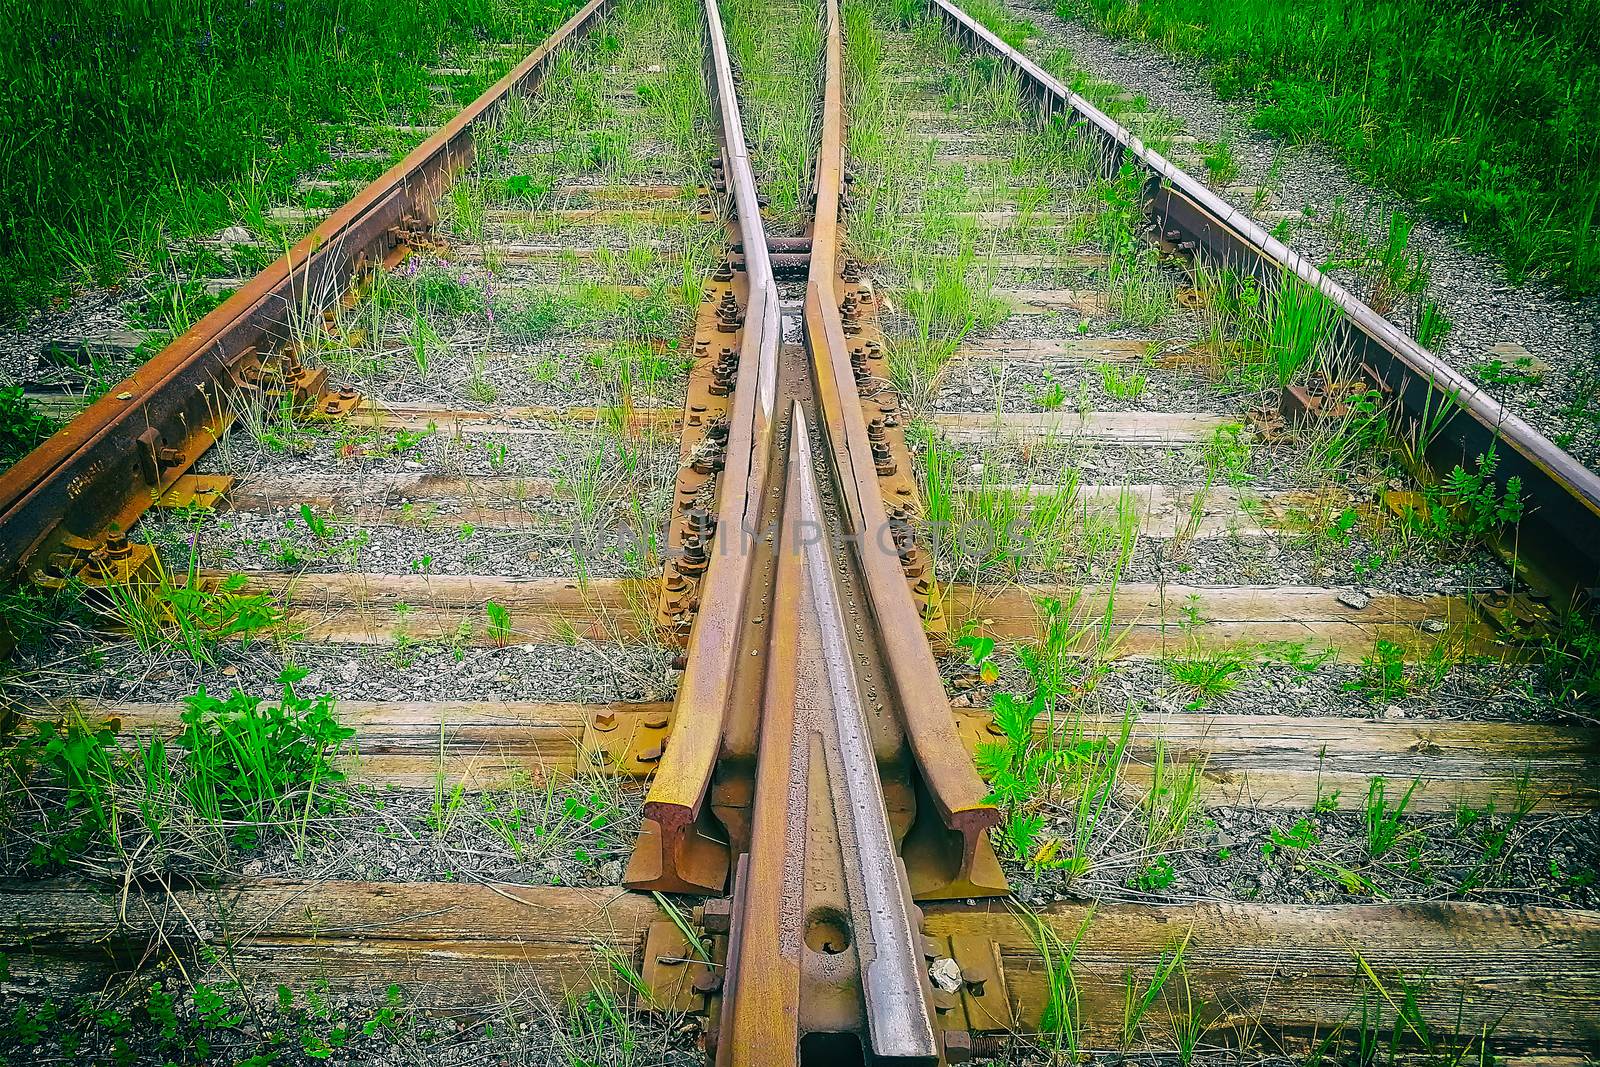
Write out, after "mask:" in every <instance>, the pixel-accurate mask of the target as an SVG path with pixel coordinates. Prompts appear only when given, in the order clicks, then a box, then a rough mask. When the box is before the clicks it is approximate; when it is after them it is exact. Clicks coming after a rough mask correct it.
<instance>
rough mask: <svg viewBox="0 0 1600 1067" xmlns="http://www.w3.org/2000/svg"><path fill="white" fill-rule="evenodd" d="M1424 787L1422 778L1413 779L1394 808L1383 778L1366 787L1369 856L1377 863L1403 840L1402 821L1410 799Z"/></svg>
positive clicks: (1365, 811) (1375, 779)
mask: <svg viewBox="0 0 1600 1067" xmlns="http://www.w3.org/2000/svg"><path fill="white" fill-rule="evenodd" d="M1421 785H1422V779H1421V778H1417V779H1414V780H1413V781H1412V783H1411V785H1410V786H1409V787H1407V789H1406V791H1405V793H1404V794H1403V795H1402V796H1401V797H1400V799H1399V801H1397V802H1396V803H1395V805H1394V807H1392V808H1391V807H1390V806H1389V801H1388V798H1387V795H1386V788H1387V787H1386V785H1385V783H1384V780H1383V778H1382V777H1377V778H1373V779H1372V781H1371V782H1369V783H1368V784H1367V804H1366V808H1365V809H1364V814H1365V823H1366V828H1367V855H1369V856H1371V857H1372V858H1373V859H1375V860H1376V859H1382V858H1383V857H1384V856H1386V855H1388V854H1389V852H1390V850H1392V849H1393V848H1394V846H1395V843H1396V842H1397V841H1399V840H1400V837H1401V834H1402V831H1401V828H1400V818H1401V816H1403V815H1404V814H1405V811H1406V807H1407V806H1408V805H1409V804H1410V803H1411V797H1412V796H1413V795H1414V794H1415V793H1416V791H1417V789H1418V788H1420V787H1421Z"/></svg>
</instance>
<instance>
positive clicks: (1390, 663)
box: [1345, 637, 1411, 700]
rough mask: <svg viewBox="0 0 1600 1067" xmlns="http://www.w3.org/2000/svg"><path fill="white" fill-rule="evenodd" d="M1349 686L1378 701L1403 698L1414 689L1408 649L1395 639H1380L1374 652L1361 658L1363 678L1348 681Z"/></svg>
mask: <svg viewBox="0 0 1600 1067" xmlns="http://www.w3.org/2000/svg"><path fill="white" fill-rule="evenodd" d="M1345 688H1346V689H1348V690H1351V691H1354V692H1361V693H1365V694H1366V695H1367V696H1369V697H1371V698H1372V699H1374V700H1399V699H1400V698H1401V697H1403V696H1405V695H1406V694H1407V693H1409V692H1411V681H1410V679H1409V678H1408V677H1407V675H1406V655H1405V649H1403V648H1401V647H1400V646H1399V645H1397V644H1395V643H1394V642H1393V641H1386V640H1384V639H1383V638H1381V637H1380V638H1378V640H1377V641H1376V642H1374V644H1373V646H1372V652H1371V653H1370V654H1368V655H1366V656H1363V657H1362V658H1361V677H1360V678H1359V679H1357V680H1356V681H1353V682H1348V683H1346V685H1345Z"/></svg>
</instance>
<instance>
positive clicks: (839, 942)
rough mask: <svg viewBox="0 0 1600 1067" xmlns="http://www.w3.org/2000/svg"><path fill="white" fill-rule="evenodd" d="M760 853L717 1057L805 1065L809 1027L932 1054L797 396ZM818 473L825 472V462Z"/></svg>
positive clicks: (741, 919) (903, 1055) (871, 1045)
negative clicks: (801, 1052)
mask: <svg viewBox="0 0 1600 1067" xmlns="http://www.w3.org/2000/svg"><path fill="white" fill-rule="evenodd" d="M787 430H788V433H789V435H790V438H791V443H790V447H789V449H788V469H787V476H786V478H785V482H786V487H785V491H784V506H783V512H782V514H783V520H782V524H781V527H780V529H779V531H778V542H779V549H778V564H777V575H776V582H775V586H774V590H773V597H772V605H773V608H774V610H775V612H776V613H777V622H776V623H775V625H774V626H773V628H772V633H771V639H770V640H771V645H770V660H771V664H770V667H769V669H768V673H767V689H766V694H765V699H764V701H763V715H762V719H761V742H760V760H759V764H758V767H759V770H758V774H757V777H756V796H755V803H754V812H753V825H752V832H751V839H750V851H749V853H748V855H747V857H745V858H744V860H743V861H741V865H740V871H741V876H740V879H739V883H740V884H739V885H738V886H737V887H736V893H737V896H736V901H737V907H736V914H737V917H738V922H737V925H736V927H735V935H734V938H733V940H732V941H731V942H730V945H729V949H728V958H729V961H730V967H729V977H728V982H727V985H726V986H725V989H724V998H725V999H724V1009H723V1013H722V1026H721V1037H720V1040H719V1042H718V1056H717V1062H718V1063H719V1064H721V1065H725V1067H747V1065H755V1064H774V1063H798V1062H801V1061H800V1058H799V1054H798V1052H795V1053H794V1054H793V1057H792V1058H791V1056H790V1055H789V1050H797V1049H798V1048H799V1046H800V1043H801V1038H802V1037H803V1035H805V1034H808V1033H822V1034H837V1033H846V1034H847V1033H858V1034H860V1035H861V1037H862V1046H863V1048H864V1049H865V1050H867V1051H869V1052H870V1054H871V1057H872V1059H871V1062H879V1061H881V1060H891V1061H894V1062H907V1063H912V1062H925V1063H932V1062H934V1060H935V1059H936V1057H937V1050H936V1043H935V1037H934V1032H933V1022H932V1017H933V1011H932V997H931V991H930V990H929V988H928V980H927V976H926V972H925V970H924V968H923V965H922V938H921V933H920V929H919V927H920V913H917V912H916V909H915V907H914V906H913V905H912V904H911V899H910V897H911V890H910V886H909V885H908V884H907V883H906V881H905V877H904V872H903V871H902V869H901V867H900V862H899V858H898V856H897V854H896V850H895V843H894V834H893V830H892V829H891V827H890V824H889V817H888V813H887V810H886V807H885V802H884V795H883V790H882V786H881V785H880V782H879V778H878V766H877V758H876V753H875V751H874V749H875V746H874V740H873V736H872V733H871V730H870V728H869V725H868V714H867V710H866V708H865V706H864V703H863V697H862V693H863V689H862V687H861V684H860V680H859V679H858V677H857V675H856V669H855V662H854V661H855V658H856V657H855V650H854V649H853V648H852V645H851V641H850V639H849V637H848V636H847V635H848V634H849V632H850V630H849V626H848V623H847V620H846V615H845V608H844V606H843V600H842V597H841V593H840V590H839V588H838V587H837V586H836V584H835V583H836V579H835V572H836V571H837V570H838V569H839V564H838V562H837V561H836V556H842V555H843V554H844V553H845V551H846V549H845V547H844V546H843V544H842V543H840V542H839V540H838V539H837V538H836V537H834V536H830V535H831V534H833V533H835V532H836V531H837V528H838V521H839V517H838V514H837V509H835V514H834V515H832V516H830V515H828V514H826V513H825V508H824V503H823V501H822V497H821V493H820V492H819V489H818V484H817V471H816V470H815V469H814V468H815V467H816V466H817V464H816V462H815V459H814V457H813V455H812V450H811V442H810V433H811V430H810V427H809V425H808V423H807V419H806V415H805V412H804V410H803V408H802V406H801V405H800V403H799V402H798V401H797V402H795V404H794V406H793V408H792V412H791V415H790V418H789V420H788V424H787ZM823 470H824V472H825V471H826V466H825V465H824V467H823Z"/></svg>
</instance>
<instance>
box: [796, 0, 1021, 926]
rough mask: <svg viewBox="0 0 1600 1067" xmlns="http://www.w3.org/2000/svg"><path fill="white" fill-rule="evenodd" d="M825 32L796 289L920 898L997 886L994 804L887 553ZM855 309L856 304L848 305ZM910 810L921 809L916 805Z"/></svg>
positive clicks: (1001, 884) (832, 13) (835, 72)
mask: <svg viewBox="0 0 1600 1067" xmlns="http://www.w3.org/2000/svg"><path fill="white" fill-rule="evenodd" d="M827 11H828V38H827V47H826V72H825V78H824V90H823V93H824V98H823V111H822V139H821V144H820V147H819V150H818V164H817V181H816V214H815V216H814V221H813V226H812V232H811V274H810V277H809V280H808V282H807V287H806V304H805V323H806V345H807V347H808V349H809V350H810V353H811V359H812V364H813V376H814V378H815V380H816V383H817V395H818V403H819V406H820V407H821V409H822V411H823V413H824V414H825V416H826V418H825V420H824V427H825V429H826V433H827V438H828V445H829V448H830V449H831V451H832V454H833V457H834V466H835V470H836V471H837V474H838V478H839V481H840V484H841V492H842V494H843V497H844V508H845V510H846V512H847V514H848V517H849V525H850V533H851V534H852V535H853V536H852V546H853V550H854V551H853V554H854V556H855V557H856V559H857V561H858V563H859V566H860V568H861V571H862V575H863V578H864V581H865V585H866V588H867V607H868V610H869V611H870V613H871V616H872V619H873V622H874V624H875V629H876V631H877V637H878V643H879V644H878V651H879V655H880V656H881V659H882V663H883V666H884V673H885V676H886V679H887V682H888V686H889V689H890V692H889V693H888V694H886V696H887V697H888V698H889V700H890V701H892V703H893V704H894V705H895V707H896V708H897V710H898V713H899V719H900V722H901V723H902V724H903V727H904V732H905V737H906V740H907V741H908V743H909V745H910V748H911V752H912V755H913V757H914V759H915V762H916V767H917V770H918V772H919V773H920V778H921V783H922V786H923V789H924V792H925V794H926V796H927V797H928V798H929V799H930V800H931V801H932V803H933V805H934V807H935V808H936V811H937V819H929V818H926V817H924V818H922V819H921V820H920V821H919V826H918V827H917V828H916V829H917V832H916V833H914V834H912V835H911V836H910V837H908V840H907V842H906V845H905V850H906V859H907V866H908V867H910V868H911V871H912V884H913V887H914V889H915V890H916V894H917V897H918V899H929V898H933V897H946V896H952V897H954V896H960V897H964V896H974V895H977V896H984V895H989V894H993V893H1003V892H1005V891H1006V885H1005V879H1004V876H1003V875H1001V873H1000V867H999V863H998V861H997V860H995V858H994V855H993V851H992V849H991V848H990V845H989V840H988V830H989V828H990V827H991V826H993V825H995V823H996V822H997V821H998V819H999V812H998V811H997V810H996V809H995V807H994V806H993V805H992V804H989V803H987V802H986V800H985V798H986V797H987V795H988V792H989V790H988V787H987V786H986V785H985V784H984V782H983V779H982V778H980V777H979V776H978V772H977V770H976V768H974V767H973V765H972V760H971V758H970V757H969V756H968V755H967V752H966V750H965V749H964V748H963V747H962V745H961V741H960V738H959V735H958V734H957V732H956V727H955V719H954V716H953V715H952V714H951V710H950V702H949V700H948V698H947V697H946V696H945V692H944V687H943V685H942V684H940V683H938V682H937V679H938V678H939V668H938V664H937V662H936V661H935V660H934V658H933V651H932V649H931V648H929V646H928V642H927V639H926V637H925V636H924V634H923V628H922V620H921V613H920V612H919V611H918V609H917V607H916V605H915V604H914V602H913V601H912V598H911V594H910V591H909V590H908V589H907V586H906V581H905V576H904V574H903V572H902V567H901V561H900V556H899V553H898V552H897V551H896V548H895V543H894V537H893V528H892V527H891V524H890V522H889V515H888V511H887V508H886V507H885V505H884V497H883V492H882V490H881V488H880V485H879V474H878V463H877V461H876V460H875V458H874V454H873V447H872V445H873V442H872V440H871V436H870V434H869V430H868V425H867V419H866V416H865V414H864V412H863V410H862V404H861V401H860V392H859V390H858V386H857V382H856V376H855V374H854V372H853V371H852V368H851V359H850V349H851V345H850V341H849V335H848V334H847V332H846V325H845V322H844V320H843V318H842V316H841V313H840V304H841V297H840V288H841V287H842V286H844V285H846V284H847V283H846V282H845V280H844V278H843V277H842V273H843V270H842V266H841V262H840V259H841V255H840V231H839V226H840V220H839V215H840V207H841V199H842V191H843V175H844V107H843V100H842V94H843V78H842V74H841V68H842V46H841V42H840V38H839V11H838V4H837V0H828V4H827ZM856 313H857V315H860V314H862V311H861V309H859V308H858V309H857V312H856ZM919 814H923V815H926V814H927V813H925V812H919Z"/></svg>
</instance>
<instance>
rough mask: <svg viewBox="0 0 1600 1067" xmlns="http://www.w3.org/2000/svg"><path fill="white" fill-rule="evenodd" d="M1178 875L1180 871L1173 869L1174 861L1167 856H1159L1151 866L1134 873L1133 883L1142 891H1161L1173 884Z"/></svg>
mask: <svg viewBox="0 0 1600 1067" xmlns="http://www.w3.org/2000/svg"><path fill="white" fill-rule="evenodd" d="M1177 877H1178V872H1177V871H1176V870H1174V869H1173V867H1172V861H1171V860H1168V859H1167V858H1166V857H1165V856H1157V857H1156V858H1155V859H1154V860H1152V861H1151V862H1150V864H1149V866H1147V867H1145V869H1144V870H1142V871H1140V872H1139V873H1138V874H1136V875H1134V877H1133V881H1132V883H1131V884H1132V885H1133V887H1134V888H1135V889H1137V890H1139V892H1141V893H1159V892H1161V891H1162V890H1164V889H1166V888H1168V887H1169V886H1171V885H1172V883H1173V881H1174V880H1176V878H1177Z"/></svg>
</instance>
